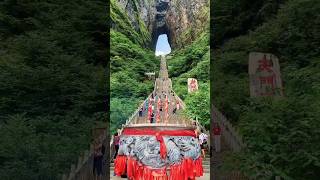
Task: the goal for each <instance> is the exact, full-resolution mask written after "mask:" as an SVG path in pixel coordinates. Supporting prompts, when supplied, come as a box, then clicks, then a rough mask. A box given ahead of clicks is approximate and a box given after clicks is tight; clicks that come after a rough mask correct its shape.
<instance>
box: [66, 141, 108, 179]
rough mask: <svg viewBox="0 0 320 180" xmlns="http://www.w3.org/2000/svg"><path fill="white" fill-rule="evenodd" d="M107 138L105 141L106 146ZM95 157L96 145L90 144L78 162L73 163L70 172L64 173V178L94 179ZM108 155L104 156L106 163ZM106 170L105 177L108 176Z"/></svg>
mask: <svg viewBox="0 0 320 180" xmlns="http://www.w3.org/2000/svg"><path fill="white" fill-rule="evenodd" d="M106 142H107V141H106V138H105V139H104V141H103V144H104V146H105V147H106ZM105 154H106V150H105ZM93 159H94V146H93V144H91V145H90V149H89V150H86V151H85V152H84V153H83V154H82V155H81V156H80V157H79V158H78V163H77V164H72V165H71V168H70V172H69V173H68V174H63V175H62V180H88V179H94V173H93ZM105 159H106V156H104V160H103V162H104V163H105V162H106V161H105ZM105 171H106V170H103V178H102V179H104V178H105V177H106V172H105Z"/></svg>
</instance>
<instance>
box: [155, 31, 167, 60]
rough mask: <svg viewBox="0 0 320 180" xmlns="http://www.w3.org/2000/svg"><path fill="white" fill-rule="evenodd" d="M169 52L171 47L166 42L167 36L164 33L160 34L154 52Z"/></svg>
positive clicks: (157, 54) (163, 53) (159, 53)
mask: <svg viewBox="0 0 320 180" xmlns="http://www.w3.org/2000/svg"><path fill="white" fill-rule="evenodd" d="M170 52H171V47H170V45H169V42H168V36H167V35H166V34H161V35H160V36H159V37H158V41H157V45H156V52H155V54H156V56H159V55H167V54H169V53H170Z"/></svg>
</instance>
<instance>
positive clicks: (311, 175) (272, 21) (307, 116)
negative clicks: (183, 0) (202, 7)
mask: <svg viewBox="0 0 320 180" xmlns="http://www.w3.org/2000/svg"><path fill="white" fill-rule="evenodd" d="M250 2H251V1H241V2H240V3H244V4H246V3H250ZM216 3H220V5H221V7H222V8H226V12H227V13H228V12H229V11H228V9H230V8H231V9H232V8H233V6H234V5H233V4H230V3H229V4H228V3H227V2H226V1H223V2H222V1H216ZM270 3H271V1H268V2H264V3H263V4H262V5H263V6H269V5H268V4H270ZM274 3H276V2H274ZM271 4H272V3H271ZM275 5H276V4H275ZM277 6H278V5H277ZM223 10H224V9H221V12H223ZM319 10H320V5H319V3H317V1H315V0H291V1H287V2H286V3H285V4H284V5H283V7H282V8H280V10H277V9H274V10H273V11H274V12H278V13H273V14H270V15H269V14H268V13H267V14H266V16H265V18H262V19H261V18H260V20H258V19H257V20H255V21H256V22H255V23H253V24H252V25H250V26H243V27H242V28H243V30H244V31H243V33H242V34H245V33H246V35H242V36H238V35H239V34H241V33H237V34H232V33H231V34H229V35H228V33H230V32H231V31H230V29H229V28H231V27H230V26H229V25H226V24H224V25H223V23H222V21H217V23H218V24H217V26H216V28H218V27H220V30H216V31H215V33H217V34H221V33H223V32H222V31H225V33H226V34H225V35H224V36H221V35H219V37H218V39H219V38H222V39H223V40H228V39H229V41H228V42H225V43H224V45H223V46H222V47H221V48H216V49H215V53H214V54H215V57H214V61H213V63H212V72H211V73H212V76H213V81H212V89H213V94H212V97H214V99H213V102H214V104H215V105H216V106H218V107H219V109H222V110H223V112H224V114H225V115H226V116H227V117H228V118H229V120H231V121H232V123H233V124H235V125H237V127H238V128H239V130H240V132H241V133H242V135H243V136H244V138H245V141H246V143H247V144H248V149H247V150H248V151H246V152H243V153H242V154H240V156H239V157H238V158H240V160H241V162H240V167H241V168H240V169H241V170H242V171H243V172H244V173H245V174H247V175H248V176H250V177H256V178H257V179H270V178H271V177H272V176H274V175H281V176H282V177H284V178H286V179H318V177H319V176H320V175H319V172H320V151H319V149H320V143H319V142H320V139H319V137H320V131H319V128H320V127H319V126H320V121H319V114H320V108H319V107H320V106H319V104H320V94H319V93H320V81H319V78H320V74H319V67H320V61H319V60H320V49H319V47H320V31H319V29H320V24H319V22H320V21H319V19H320V16H319V13H318V12H319ZM249 11H251V10H250V9H249V10H248V12H249ZM248 12H247V11H245V12H243V13H244V14H245V16H249V15H250V14H253V15H254V17H259V13H260V12H256V11H255V10H254V11H253V10H252V11H251V12H250V13H248ZM246 13H248V14H246ZM229 15H230V16H232V18H234V21H236V22H238V23H240V24H242V23H243V22H242V20H241V19H240V20H237V19H238V18H237V17H236V16H237V15H234V14H232V15H231V13H230V14H229ZM232 18H231V19H232ZM214 23H215V22H214ZM220 23H222V24H220ZM230 24H232V23H230ZM259 24H261V25H260V26H259V27H257V28H254V27H255V26H257V25H259ZM235 25H237V23H235ZM224 26H225V27H226V29H224V28H223V27H224ZM239 27H240V26H239ZM251 28H254V31H251V32H249V30H250V29H251ZM231 29H233V28H231ZM239 32H240V31H239ZM234 35H236V36H238V37H236V38H234ZM230 38H232V39H230ZM252 51H258V52H270V53H274V54H276V55H277V56H278V57H279V59H280V66H281V73H282V80H283V84H284V91H285V94H286V95H285V97H283V98H256V99H253V98H250V97H249V76H248V73H247V71H248V54H249V52H252Z"/></svg>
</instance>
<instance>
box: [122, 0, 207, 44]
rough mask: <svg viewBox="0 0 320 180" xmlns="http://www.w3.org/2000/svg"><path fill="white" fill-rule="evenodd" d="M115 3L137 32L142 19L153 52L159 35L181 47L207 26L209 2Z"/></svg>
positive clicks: (131, 0)
mask: <svg viewBox="0 0 320 180" xmlns="http://www.w3.org/2000/svg"><path fill="white" fill-rule="evenodd" d="M118 4H119V6H120V7H121V9H122V10H123V11H124V12H126V14H127V16H128V17H129V20H130V22H131V24H132V26H133V27H134V28H135V30H136V31H138V32H139V31H141V30H140V29H141V25H140V24H139V22H140V20H142V22H143V23H144V24H145V27H146V28H147V31H148V32H149V34H150V42H149V43H148V44H149V45H148V46H149V47H151V48H153V49H155V46H156V42H157V39H158V36H159V35H161V34H167V35H168V38H169V43H170V45H171V47H172V48H180V47H183V45H186V44H189V43H190V42H191V41H193V40H194V39H195V38H196V37H197V36H196V35H197V34H199V33H201V32H203V31H204V30H205V28H206V27H209V26H208V23H209V21H208V20H209V0H118Z"/></svg>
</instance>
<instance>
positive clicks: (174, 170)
mask: <svg viewBox="0 0 320 180" xmlns="http://www.w3.org/2000/svg"><path fill="white" fill-rule="evenodd" d="M181 167H182V166H181V164H178V165H171V166H170V176H169V180H184V179H183V171H182V169H181Z"/></svg>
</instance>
